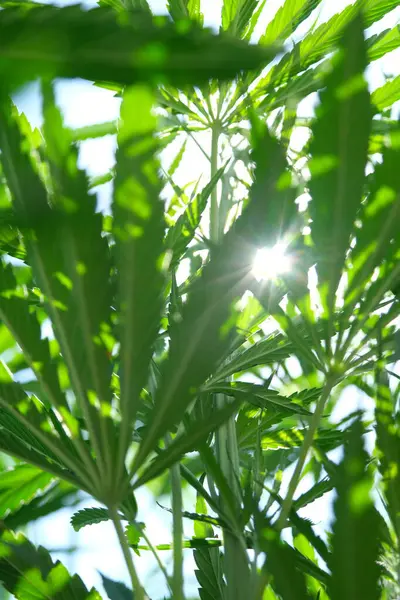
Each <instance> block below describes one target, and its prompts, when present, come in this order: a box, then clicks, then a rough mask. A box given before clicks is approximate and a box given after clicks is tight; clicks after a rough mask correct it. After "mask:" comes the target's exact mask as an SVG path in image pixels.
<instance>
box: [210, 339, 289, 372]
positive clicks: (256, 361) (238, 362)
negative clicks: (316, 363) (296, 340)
mask: <svg viewBox="0 0 400 600" xmlns="http://www.w3.org/2000/svg"><path fill="white" fill-rule="evenodd" d="M292 351H293V347H292V344H291V343H290V342H288V340H287V339H286V338H285V337H283V336H282V335H281V334H278V335H275V334H274V335H270V336H269V337H267V338H266V339H262V340H260V341H259V342H256V343H255V344H253V345H252V346H250V347H249V348H246V349H245V350H241V349H240V350H239V351H238V352H237V353H235V354H233V355H232V356H231V357H230V358H229V359H228V360H227V361H225V362H224V363H223V364H222V365H221V366H220V367H219V368H218V369H217V370H216V371H215V373H213V376H212V378H211V382H216V381H221V380H223V379H226V378H227V377H229V376H230V375H233V374H235V373H240V371H247V370H249V369H251V368H253V367H257V366H266V365H271V364H274V363H277V362H282V361H284V360H285V359H286V358H288V357H289V356H290V355H291V353H292Z"/></svg>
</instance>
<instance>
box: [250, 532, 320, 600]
mask: <svg viewBox="0 0 400 600" xmlns="http://www.w3.org/2000/svg"><path fill="white" fill-rule="evenodd" d="M266 533H267V535H268V538H267V539H266V536H265V537H264V539H263V541H262V542H261V543H262V548H263V549H265V551H266V552H267V559H266V561H265V563H264V567H263V568H264V570H266V571H268V572H269V573H271V574H272V576H273V588H274V589H275V590H276V591H277V592H278V594H280V596H281V597H282V600H311V597H310V596H309V595H308V593H307V588H306V584H305V580H304V575H303V573H301V572H300V570H298V569H297V566H296V561H295V558H294V554H293V552H291V549H290V546H288V545H287V544H285V543H283V542H281V541H280V540H279V539H278V537H277V533H276V532H274V531H273V530H270V531H269V532H266Z"/></svg>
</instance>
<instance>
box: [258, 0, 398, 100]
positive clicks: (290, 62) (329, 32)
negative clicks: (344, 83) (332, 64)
mask: <svg viewBox="0 0 400 600" xmlns="http://www.w3.org/2000/svg"><path fill="white" fill-rule="evenodd" d="M365 4H366V6H365V10H362V15H363V23H364V26H365V27H370V26H371V25H372V24H373V23H375V22H376V21H379V19H381V18H382V17H383V16H384V15H385V14H386V13H387V12H389V11H390V10H392V9H393V8H395V7H396V6H398V5H399V4H400V2H399V0H389V1H387V0H371V2H367V3H365V2H364V0H358V1H357V2H355V3H354V4H352V5H350V6H347V7H346V8H345V9H344V10H343V11H342V12H340V13H338V14H336V15H334V16H333V17H331V18H330V19H329V20H328V21H327V22H326V23H322V24H321V25H320V26H319V27H318V28H317V29H316V30H315V31H313V32H311V33H309V34H308V35H307V36H306V37H305V38H304V39H303V40H301V41H300V42H298V43H297V44H295V46H294V48H293V50H292V51H290V52H288V53H287V54H285V55H284V56H283V58H282V59H281V60H280V62H279V63H278V64H277V65H275V66H274V67H273V68H272V69H271V70H270V71H269V73H268V74H267V75H266V76H265V77H264V78H263V79H262V81H261V85H262V86H265V87H268V88H270V90H273V89H274V88H276V86H278V85H281V84H283V83H286V82H288V81H289V80H290V79H291V78H292V77H293V76H295V75H297V74H298V73H300V72H301V71H303V70H305V69H307V68H308V67H310V66H311V65H313V64H314V63H316V62H318V61H319V60H321V59H322V58H324V56H326V54H327V53H328V52H330V51H332V50H333V49H334V48H335V46H336V44H337V43H338V42H339V41H340V39H341V37H342V35H343V31H344V29H345V28H346V27H347V26H348V25H349V23H350V22H351V21H352V20H353V19H354V18H355V17H356V16H357V15H358V14H359V12H360V9H363V8H364V5H365ZM396 31H397V30H396ZM393 38H394V39H393V40H392V41H390V40H389V39H386V41H385V42H382V44H380V45H378V46H376V47H375V49H374V50H373V52H372V51H371V52H370V54H369V59H370V60H375V59H376V58H379V53H380V52H382V54H380V56H383V54H384V53H385V52H387V51H389V50H390V47H391V44H392V45H393V46H394V47H396V45H395V41H396V39H397V34H396V33H394V34H393Z"/></svg>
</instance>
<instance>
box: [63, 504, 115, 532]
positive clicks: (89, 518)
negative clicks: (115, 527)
mask: <svg viewBox="0 0 400 600" xmlns="http://www.w3.org/2000/svg"><path fill="white" fill-rule="evenodd" d="M109 519H110V515H109V514H108V510H107V509H106V508H98V507H96V508H83V509H82V510H78V512H76V513H74V514H73V515H72V517H71V525H72V527H73V528H74V529H75V531H79V530H80V529H82V527H86V525H95V524H96V523H101V522H102V521H108V520H109Z"/></svg>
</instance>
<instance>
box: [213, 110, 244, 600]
mask: <svg viewBox="0 0 400 600" xmlns="http://www.w3.org/2000/svg"><path fill="white" fill-rule="evenodd" d="M219 136H220V122H219V121H218V120H217V121H216V122H214V124H213V126H212V129H211V178H213V177H214V176H215V174H216V172H217V170H218V151H219ZM219 225H220V224H219V205H218V190H217V186H216V187H215V188H214V190H213V191H212V194H211V210H210V238H211V242H213V244H214V245H217V244H218V243H219V242H220V239H219V237H220V226H219ZM216 402H217V407H218V408H219V409H221V408H223V407H224V406H225V405H226V403H227V402H229V399H228V398H227V397H226V396H224V395H223V394H217V396H216ZM216 454H217V460H218V462H219V466H220V467H221V470H222V473H223V474H224V476H225V477H226V479H227V481H228V483H229V486H230V488H231V490H232V494H233V495H234V498H235V500H236V505H237V510H238V511H239V510H240V504H241V497H240V488H239V485H240V483H239V482H240V467H239V453H238V447H237V438H236V422H235V417H234V416H232V417H231V418H230V419H229V421H228V422H227V423H224V424H223V425H222V426H221V427H220V428H219V429H218V431H217V432H216ZM222 507H223V503H222ZM223 536H224V566H225V576H226V581H227V597H228V598H229V600H243V598H244V597H245V594H246V593H248V590H249V584H250V577H249V576H250V571H249V561H248V556H247V551H246V548H245V545H244V544H243V543H242V540H241V539H239V537H238V535H234V534H233V533H232V532H230V531H227V530H224V531H223Z"/></svg>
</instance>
